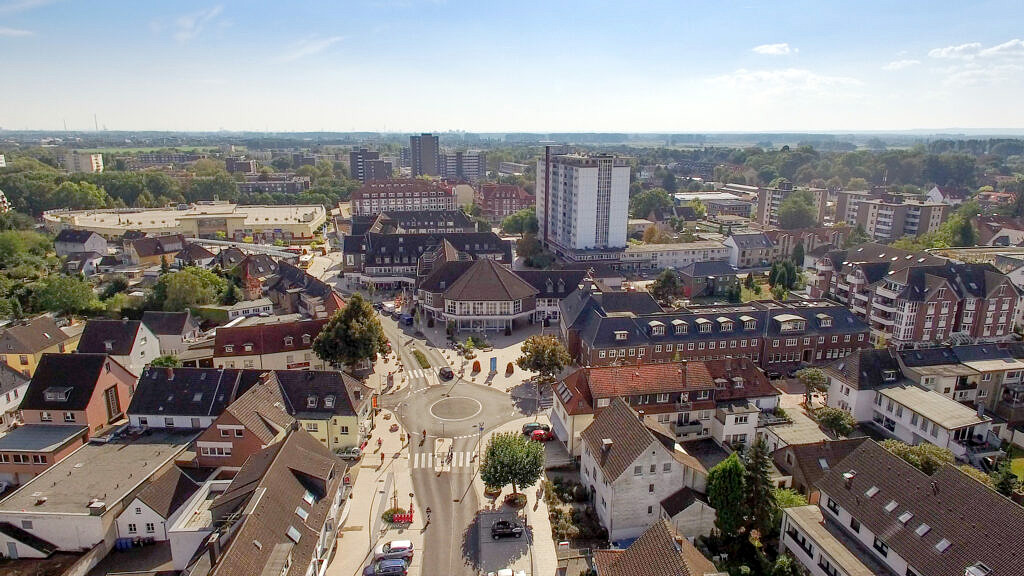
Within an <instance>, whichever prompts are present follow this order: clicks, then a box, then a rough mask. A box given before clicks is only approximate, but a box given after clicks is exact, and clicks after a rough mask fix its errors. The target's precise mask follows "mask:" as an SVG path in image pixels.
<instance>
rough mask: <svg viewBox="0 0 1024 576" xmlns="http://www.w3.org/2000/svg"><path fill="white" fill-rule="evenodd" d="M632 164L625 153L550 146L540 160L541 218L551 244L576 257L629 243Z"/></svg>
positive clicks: (542, 234) (543, 232)
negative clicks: (576, 151) (595, 152)
mask: <svg viewBox="0 0 1024 576" xmlns="http://www.w3.org/2000/svg"><path fill="white" fill-rule="evenodd" d="M629 170H630V168H629V163H628V161H627V160H626V159H625V158H619V157H616V156H612V155H609V154H599V155H580V154H574V153H568V152H567V151H566V149H565V148H564V147H561V146H547V147H546V148H545V152H544V157H543V158H541V159H540V160H538V162H537V219H538V223H539V225H540V237H541V240H542V241H543V243H544V244H545V246H547V247H548V248H549V249H551V250H552V251H554V252H555V253H556V254H559V255H561V256H563V257H566V258H570V259H573V260H576V259H587V260H591V259H595V258H591V257H584V258H580V257H581V256H585V253H590V255H593V254H594V253H595V252H601V251H605V252H611V251H613V250H615V249H619V248H624V247H625V246H626V221H627V220H628V218H629V216H628V212H629Z"/></svg>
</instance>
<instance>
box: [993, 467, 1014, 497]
mask: <svg viewBox="0 0 1024 576" xmlns="http://www.w3.org/2000/svg"><path fill="white" fill-rule="evenodd" d="M991 482H992V487H993V488H994V489H995V491H996V492H999V493H1000V494H1002V495H1003V496H1010V495H1011V494H1013V493H1014V492H1016V491H1017V489H1018V488H1019V487H1020V478H1017V475H1016V474H1014V473H1013V470H1012V468H1011V467H1010V459H1009V458H1003V460H1002V461H1001V462H1000V463H999V466H998V467H997V468H996V469H995V470H993V471H992V476H991Z"/></svg>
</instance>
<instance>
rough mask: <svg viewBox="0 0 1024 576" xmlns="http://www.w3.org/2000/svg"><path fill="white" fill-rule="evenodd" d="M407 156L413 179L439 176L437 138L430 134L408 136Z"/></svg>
mask: <svg viewBox="0 0 1024 576" xmlns="http://www.w3.org/2000/svg"><path fill="white" fill-rule="evenodd" d="M409 156H410V161H411V163H412V175H413V177H416V176H424V175H426V176H438V175H439V174H440V167H441V166H440V163H441V161H440V148H439V146H438V140H437V136H434V135H432V134H420V135H419V136H409Z"/></svg>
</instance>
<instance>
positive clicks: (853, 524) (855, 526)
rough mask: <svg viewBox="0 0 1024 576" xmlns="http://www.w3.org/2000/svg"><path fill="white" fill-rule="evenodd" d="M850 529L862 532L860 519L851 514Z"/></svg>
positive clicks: (858, 532)
mask: <svg viewBox="0 0 1024 576" xmlns="http://www.w3.org/2000/svg"><path fill="white" fill-rule="evenodd" d="M850 530H853V531H854V532H855V533H857V534H860V520H857V519H856V518H854V517H852V516H851V517H850Z"/></svg>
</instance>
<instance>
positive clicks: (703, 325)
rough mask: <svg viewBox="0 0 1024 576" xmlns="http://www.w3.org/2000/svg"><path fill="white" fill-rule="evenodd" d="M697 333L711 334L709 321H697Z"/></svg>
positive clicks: (702, 319) (705, 319)
mask: <svg viewBox="0 0 1024 576" xmlns="http://www.w3.org/2000/svg"><path fill="white" fill-rule="evenodd" d="M697 331H698V332H711V320H708V319H707V318H698V319H697Z"/></svg>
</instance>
